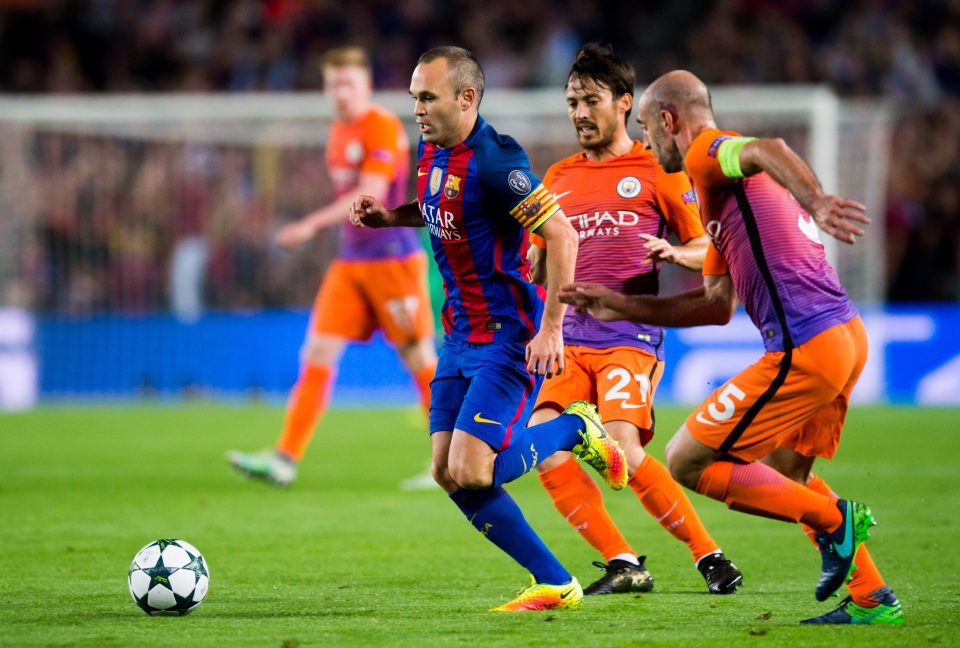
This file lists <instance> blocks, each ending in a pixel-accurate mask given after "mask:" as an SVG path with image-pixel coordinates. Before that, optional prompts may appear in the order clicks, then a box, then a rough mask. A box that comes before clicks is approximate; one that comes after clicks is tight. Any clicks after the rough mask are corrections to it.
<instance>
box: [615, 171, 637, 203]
mask: <svg viewBox="0 0 960 648" xmlns="http://www.w3.org/2000/svg"><path fill="white" fill-rule="evenodd" d="M641 188H642V187H641V185H640V181H639V180H638V179H637V178H635V177H633V176H626V177H624V178H620V182H618V183H617V193H618V194H620V195H621V196H623V197H624V198H635V197H636V196H637V194H638V193H640V189H641Z"/></svg>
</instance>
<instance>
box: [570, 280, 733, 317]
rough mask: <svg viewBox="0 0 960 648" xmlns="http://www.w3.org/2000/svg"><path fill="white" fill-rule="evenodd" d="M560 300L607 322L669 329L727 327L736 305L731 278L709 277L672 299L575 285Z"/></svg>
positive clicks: (596, 286)
mask: <svg viewBox="0 0 960 648" xmlns="http://www.w3.org/2000/svg"><path fill="white" fill-rule="evenodd" d="M559 298H560V301H562V302H564V303H565V304H570V305H571V306H573V307H574V308H576V309H577V311H579V312H581V313H589V314H590V315H592V316H593V317H595V318H596V319H598V320H602V321H605V322H610V321H614V320H629V321H633V322H638V323H642V324H652V325H654V326H668V327H686V326H705V325H707V324H726V323H727V322H729V321H730V318H731V317H732V316H733V311H734V309H735V308H736V306H737V297H736V293H735V292H734V288H733V282H732V281H731V280H730V276H729V275H707V276H705V277H704V278H703V286H701V287H700V288H696V289H694V290H690V291H688V292H685V293H680V294H679V295H671V296H669V297H654V296H651V295H624V294H621V293H618V292H615V291H613V290H610V289H609V288H606V287H604V286H601V285H600V284H591V283H574V284H568V285H565V286H563V287H562V288H560V293H559Z"/></svg>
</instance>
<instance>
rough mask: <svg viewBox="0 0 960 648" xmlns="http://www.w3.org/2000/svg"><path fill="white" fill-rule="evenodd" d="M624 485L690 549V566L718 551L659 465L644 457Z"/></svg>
mask: <svg viewBox="0 0 960 648" xmlns="http://www.w3.org/2000/svg"><path fill="white" fill-rule="evenodd" d="M627 483H628V484H629V485H630V488H632V489H633V492H635V493H636V494H637V497H638V498H640V503H641V504H643V508H645V509H647V513H649V514H650V515H652V516H653V517H654V519H656V520H657V522H659V523H660V526H662V527H663V528H664V529H666V530H667V531H669V532H670V534H671V535H672V536H673V537H674V538H676V539H677V540H679V541H681V542H683V543H685V544H686V545H687V547H689V548H690V553H692V554H693V560H694V562H696V561H697V560H699V559H700V558H702V557H703V556H706V555H707V554H709V553H713V552H714V551H716V550H717V549H719V547H718V546H717V543H716V542H714V541H713V538H711V537H710V534H709V533H707V530H706V528H704V526H703V523H702V522H701V521H700V516H698V515H697V512H696V511H694V510H693V505H692V504H691V503H690V500H689V499H688V498H687V495H686V494H685V493H684V492H683V487H681V486H680V484H678V483H677V482H675V481H674V480H673V478H672V477H671V476H670V473H669V472H667V469H666V468H665V467H664V466H663V464H662V463H660V462H659V461H657V460H656V459H654V458H653V457H651V456H650V455H647V456H646V457H644V459H643V461H641V462H640V465H639V466H638V467H637V471H636V472H635V473H633V477H631V478H630V481H629V482H627Z"/></svg>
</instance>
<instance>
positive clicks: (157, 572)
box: [127, 538, 210, 615]
mask: <svg viewBox="0 0 960 648" xmlns="http://www.w3.org/2000/svg"><path fill="white" fill-rule="evenodd" d="M127 584H128V585H129V586H130V596H132V597H133V602H134V603H136V604H137V605H139V606H140V609H142V610H143V611H144V612H146V613H147V614H151V615H160V614H168V615H183V614H187V613H188V612H190V611H191V610H193V609H194V608H196V607H197V606H198V605H200V604H201V603H202V602H203V598H204V597H205V596H206V595H207V588H208V587H209V586H210V570H209V568H208V567H207V561H206V560H204V559H203V556H202V555H201V554H200V552H199V551H198V550H197V548H196V547H194V546H193V545H192V544H190V543H189V542H185V541H183V540H173V539H170V538H164V539H161V540H156V541H154V542H151V543H150V544H148V545H147V546H145V547H144V548H143V549H141V550H140V551H138V552H137V555H136V556H134V557H133V562H132V563H131V564H130V572H129V574H128V575H127Z"/></svg>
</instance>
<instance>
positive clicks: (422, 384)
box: [413, 363, 437, 420]
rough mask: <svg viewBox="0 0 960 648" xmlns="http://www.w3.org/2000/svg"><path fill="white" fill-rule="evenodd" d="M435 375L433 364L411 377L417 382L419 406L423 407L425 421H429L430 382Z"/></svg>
mask: <svg viewBox="0 0 960 648" xmlns="http://www.w3.org/2000/svg"><path fill="white" fill-rule="evenodd" d="M435 373H437V364H436V363H433V364H432V365H430V366H428V367H424V368H423V369H421V370H420V371H418V372H417V375H416V376H414V377H413V378H414V380H416V381H417V388H418V389H419V390H420V406H421V407H423V412H424V414H426V416H427V420H430V381H431V380H433V375H434V374H435Z"/></svg>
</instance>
